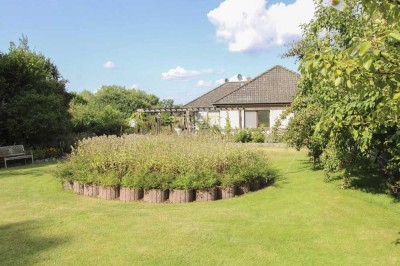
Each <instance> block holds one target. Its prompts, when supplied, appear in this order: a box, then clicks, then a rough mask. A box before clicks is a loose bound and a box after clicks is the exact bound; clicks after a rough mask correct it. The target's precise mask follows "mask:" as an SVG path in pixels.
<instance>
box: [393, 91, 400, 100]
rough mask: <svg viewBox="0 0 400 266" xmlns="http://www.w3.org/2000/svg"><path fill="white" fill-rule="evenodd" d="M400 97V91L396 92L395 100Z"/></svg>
mask: <svg viewBox="0 0 400 266" xmlns="http://www.w3.org/2000/svg"><path fill="white" fill-rule="evenodd" d="M399 98H400V92H399V93H396V94H395V95H394V96H393V100H397V99H399Z"/></svg>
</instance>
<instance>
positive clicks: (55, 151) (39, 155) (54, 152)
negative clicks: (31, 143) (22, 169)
mask: <svg viewBox="0 0 400 266" xmlns="http://www.w3.org/2000/svg"><path fill="white" fill-rule="evenodd" d="M32 153H33V158H34V159H35V160H41V159H47V158H58V157H61V155H62V154H61V150H60V149H59V148H54V147H44V148H35V149H32Z"/></svg>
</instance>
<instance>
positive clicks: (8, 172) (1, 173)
mask: <svg viewBox="0 0 400 266" xmlns="http://www.w3.org/2000/svg"><path fill="white" fill-rule="evenodd" d="M52 164H55V163H53V162H52V163H46V164H34V165H26V166H25V165H24V166H18V167H13V168H7V169H4V168H3V169H0V179H2V178H6V177H13V176H23V175H29V176H33V177H38V176H42V175H43V174H45V173H46V172H47V171H44V170H43V168H45V167H47V166H49V165H52Z"/></svg>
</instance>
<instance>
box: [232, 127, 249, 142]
mask: <svg viewBox="0 0 400 266" xmlns="http://www.w3.org/2000/svg"><path fill="white" fill-rule="evenodd" d="M233 140H234V141H235V142H241V143H246V142H250V141H251V131H250V130H248V129H242V130H239V131H237V132H236V133H235V134H234V135H233Z"/></svg>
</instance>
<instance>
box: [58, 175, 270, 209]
mask: <svg viewBox="0 0 400 266" xmlns="http://www.w3.org/2000/svg"><path fill="white" fill-rule="evenodd" d="M270 184H271V181H270V180H268V181H267V180H265V179H255V180H253V181H251V182H246V183H243V184H240V185H232V186H226V187H222V186H217V187H212V188H205V189H137V188H124V187H103V186H98V185H95V184H82V183H79V182H77V181H64V182H63V187H64V190H72V191H73V192H74V193H76V194H79V195H84V196H89V197H98V198H100V199H105V200H120V201H125V202H134V201H144V202H149V203H167V202H169V203H188V202H193V201H197V202H202V201H214V200H218V199H229V198H233V197H235V196H240V195H244V194H246V193H248V192H250V191H257V190H259V189H262V188H265V187H267V186H269V185H270Z"/></svg>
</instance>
